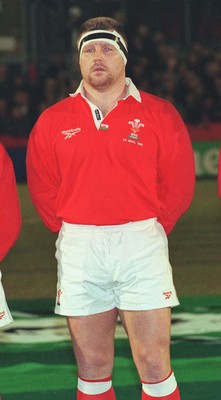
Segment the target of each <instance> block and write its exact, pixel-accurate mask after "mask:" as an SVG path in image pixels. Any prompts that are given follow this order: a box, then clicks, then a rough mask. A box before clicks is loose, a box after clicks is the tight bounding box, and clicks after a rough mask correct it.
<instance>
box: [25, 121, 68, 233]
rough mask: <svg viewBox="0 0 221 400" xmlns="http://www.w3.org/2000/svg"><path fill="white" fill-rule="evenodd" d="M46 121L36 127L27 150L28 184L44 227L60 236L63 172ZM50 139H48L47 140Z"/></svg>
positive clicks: (39, 122) (38, 122)
mask: <svg viewBox="0 0 221 400" xmlns="http://www.w3.org/2000/svg"><path fill="white" fill-rule="evenodd" d="M47 128H48V130H50V127H49V126H48V127H46V129H45V121H44V123H43V122H42V120H41V118H40V119H39V120H38V121H37V123H36V124H35V126H34V128H33V130H32V132H31V134H30V138H29V143H28V149H27V159H26V166H27V183H28V188H29V193H30V197H31V199H32V202H33V204H34V206H35V208H36V210H37V211H38V213H39V215H40V217H41V219H42V221H43V223H44V224H45V225H46V227H47V228H48V229H49V230H51V231H52V232H58V231H59V229H60V227H61V221H59V220H58V219H57V218H56V216H55V208H56V199H57V193H58V190H59V176H60V173H59V169H58V166H57V163H56V159H55V155H54V153H53V151H52V146H53V145H52V143H51V142H50V138H48V136H49V135H46V134H45V132H47V133H48V131H47ZM46 137H47V138H46Z"/></svg>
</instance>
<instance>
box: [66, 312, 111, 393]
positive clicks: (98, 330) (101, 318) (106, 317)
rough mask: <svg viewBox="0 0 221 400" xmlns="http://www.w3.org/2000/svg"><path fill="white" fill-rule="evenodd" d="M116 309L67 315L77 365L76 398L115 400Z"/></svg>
mask: <svg viewBox="0 0 221 400" xmlns="http://www.w3.org/2000/svg"><path fill="white" fill-rule="evenodd" d="M116 321H117V310H116V309H113V310H111V311H107V312H104V313H100V314H95V315H89V316H86V317H85V316H84V317H68V318H67V322H68V327H69V331H70V334H71V338H72V342H73V349H74V354H75V357H76V360H77V365H78V388H77V400H92V399H93V400H115V394H114V390H113V387H112V381H111V374H112V369H113V363H114V333H115V329H116Z"/></svg>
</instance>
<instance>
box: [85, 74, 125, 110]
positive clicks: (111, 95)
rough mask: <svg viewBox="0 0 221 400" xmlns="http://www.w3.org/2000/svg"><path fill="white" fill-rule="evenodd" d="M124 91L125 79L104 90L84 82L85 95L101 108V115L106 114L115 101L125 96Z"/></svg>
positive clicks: (114, 104)
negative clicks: (115, 85) (119, 83)
mask: <svg viewBox="0 0 221 400" xmlns="http://www.w3.org/2000/svg"><path fill="white" fill-rule="evenodd" d="M126 93H127V86H126V84H125V80H124V82H122V84H121V85H119V86H118V87H116V88H112V90H111V89H107V90H104V91H100V90H97V89H95V88H92V87H91V86H88V85H87V84H84V94H85V97H86V98H87V99H88V100H89V101H91V103H93V104H94V105H96V106H97V107H98V108H99V109H100V110H101V112H102V114H103V116H105V115H107V114H108V113H109V112H110V111H111V110H112V109H113V108H114V107H115V106H116V104H117V102H118V101H119V100H122V99H123V98H124V97H125V96H126Z"/></svg>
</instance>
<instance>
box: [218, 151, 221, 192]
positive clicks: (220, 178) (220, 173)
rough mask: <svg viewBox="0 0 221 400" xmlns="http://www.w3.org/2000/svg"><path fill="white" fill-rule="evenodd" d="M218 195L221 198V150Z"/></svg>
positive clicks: (220, 155)
mask: <svg viewBox="0 0 221 400" xmlns="http://www.w3.org/2000/svg"><path fill="white" fill-rule="evenodd" d="M218 194H219V197H220V198H221V149H220V153H219V164H218Z"/></svg>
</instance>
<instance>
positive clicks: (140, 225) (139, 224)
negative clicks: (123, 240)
mask: <svg viewBox="0 0 221 400" xmlns="http://www.w3.org/2000/svg"><path fill="white" fill-rule="evenodd" d="M156 220H157V218H149V219H145V220H142V221H134V222H127V223H126V224H119V225H81V224H70V223H68V222H64V221H63V222H62V229H64V230H67V231H72V230H78V231H79V230H82V231H83V230H85V231H91V230H93V231H96V230H102V231H106V232H107V231H112V232H114V231H115V232H116V231H125V230H131V231H136V230H140V229H145V228H147V227H149V226H152V225H154V223H155V222H156Z"/></svg>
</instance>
